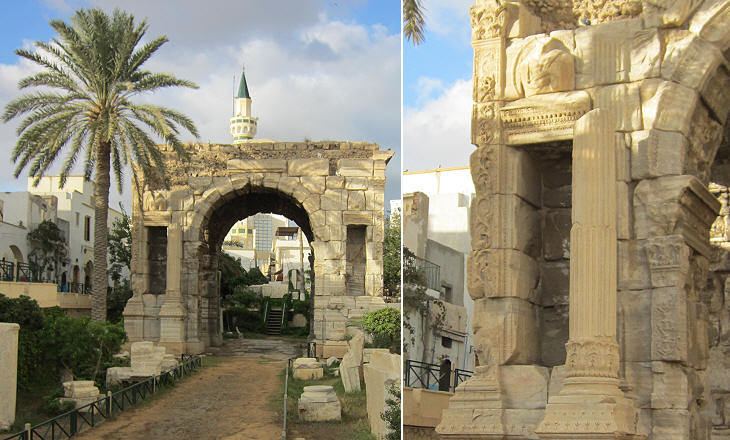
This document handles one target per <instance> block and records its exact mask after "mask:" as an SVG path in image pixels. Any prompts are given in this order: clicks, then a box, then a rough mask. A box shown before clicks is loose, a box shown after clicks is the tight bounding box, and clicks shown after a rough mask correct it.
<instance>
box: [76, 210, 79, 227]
mask: <svg viewBox="0 0 730 440" xmlns="http://www.w3.org/2000/svg"><path fill="white" fill-rule="evenodd" d="M76 227H77V228H78V227H79V213H78V212H77V213H76Z"/></svg>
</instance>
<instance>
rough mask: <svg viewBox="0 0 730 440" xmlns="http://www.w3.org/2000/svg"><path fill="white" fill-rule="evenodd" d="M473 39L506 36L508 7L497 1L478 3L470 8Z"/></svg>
mask: <svg viewBox="0 0 730 440" xmlns="http://www.w3.org/2000/svg"><path fill="white" fill-rule="evenodd" d="M469 15H470V16H471V36H472V40H486V39H489V38H499V37H503V36H504V31H505V23H506V19H507V7H506V6H505V5H502V4H499V3H498V2H496V1H490V2H487V3H485V4H476V5H474V6H472V7H471V9H469Z"/></svg>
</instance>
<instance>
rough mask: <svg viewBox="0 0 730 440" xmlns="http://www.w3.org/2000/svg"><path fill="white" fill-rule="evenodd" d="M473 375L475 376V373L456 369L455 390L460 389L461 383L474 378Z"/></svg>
mask: <svg viewBox="0 0 730 440" xmlns="http://www.w3.org/2000/svg"><path fill="white" fill-rule="evenodd" d="M472 374H474V372H473V371H469V370H462V369H461V368H456V369H455V370H454V389H456V387H458V386H459V384H460V383H462V382H464V381H465V380H467V379H469V378H470V377H471V376H472Z"/></svg>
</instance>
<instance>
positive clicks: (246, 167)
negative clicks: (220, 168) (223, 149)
mask: <svg viewBox="0 0 730 440" xmlns="http://www.w3.org/2000/svg"><path fill="white" fill-rule="evenodd" d="M227 167H228V170H229V172H236V173H240V172H251V173H284V172H286V159H246V160H243V159H231V160H229V161H228V162H227Z"/></svg>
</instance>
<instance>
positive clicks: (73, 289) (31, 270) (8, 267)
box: [0, 261, 91, 295]
mask: <svg viewBox="0 0 730 440" xmlns="http://www.w3.org/2000/svg"><path fill="white" fill-rule="evenodd" d="M0 281H12V282H18V283H52V284H57V285H58V291H59V292H62V293H65V292H69V293H81V294H84V295H86V294H89V293H91V285H90V284H84V283H68V282H67V283H59V282H58V281H57V280H56V279H55V278H54V277H53V276H51V275H49V274H48V273H43V271H41V270H40V269H39V268H38V267H37V266H35V265H32V264H28V263H14V262H12V261H0Z"/></svg>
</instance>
